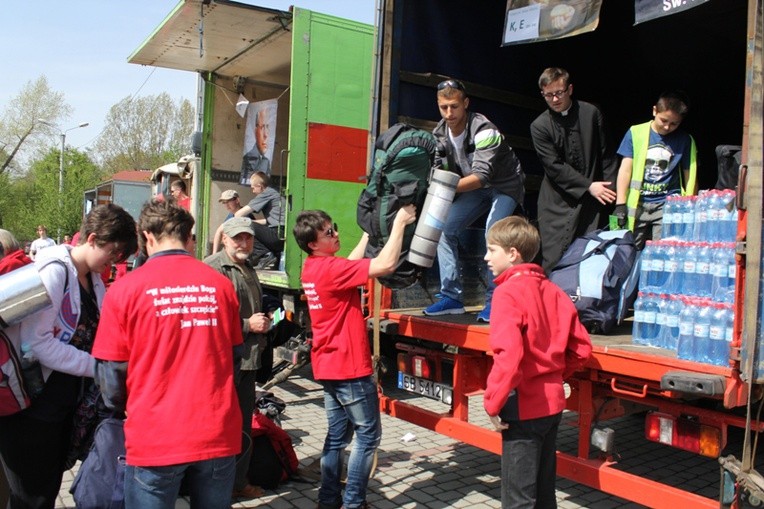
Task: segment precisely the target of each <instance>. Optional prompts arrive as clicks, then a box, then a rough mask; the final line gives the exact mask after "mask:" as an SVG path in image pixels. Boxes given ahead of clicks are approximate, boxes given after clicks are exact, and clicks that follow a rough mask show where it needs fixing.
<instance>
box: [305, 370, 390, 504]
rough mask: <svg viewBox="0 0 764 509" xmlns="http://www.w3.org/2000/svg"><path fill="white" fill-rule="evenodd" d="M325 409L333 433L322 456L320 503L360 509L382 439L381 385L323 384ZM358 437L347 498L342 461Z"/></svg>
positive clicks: (364, 381) (367, 381)
mask: <svg viewBox="0 0 764 509" xmlns="http://www.w3.org/2000/svg"><path fill="white" fill-rule="evenodd" d="M322 384H323V386H324V408H325V409H326V418H327V421H328V425H329V429H328V432H327V434H326V440H325V441H324V450H323V451H322V453H321V487H320V488H319V490H318V501H319V503H320V504H321V505H323V506H327V507H339V506H340V504H342V503H344V507H345V508H347V509H354V508H357V507H360V506H361V504H363V503H364V501H365V500H366V486H367V484H368V483H369V476H370V475H371V468H372V464H373V461H374V452H375V451H376V449H377V447H378V446H379V442H380V440H381V439H382V422H381V420H380V416H379V396H378V395H377V385H376V384H375V383H374V380H373V379H372V377H371V376H365V377H361V378H354V379H352V380H323V381H322ZM354 433H355V444H353V450H352V451H351V453H350V459H349V460H348V469H347V470H348V475H347V482H346V484H345V496H344V497H342V493H341V486H340V477H341V474H342V457H343V455H344V451H345V449H346V448H347V446H348V445H349V444H350V441H351V440H352V438H353V434H354Z"/></svg>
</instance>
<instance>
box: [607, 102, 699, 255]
mask: <svg viewBox="0 0 764 509" xmlns="http://www.w3.org/2000/svg"><path fill="white" fill-rule="evenodd" d="M688 111H689V100H688V98H687V96H686V95H685V94H684V93H683V92H679V91H673V92H663V93H662V94H661V95H660V97H659V98H658V102H656V103H655V106H653V119H652V120H650V121H649V122H645V123H643V124H638V125H633V126H631V127H630V128H629V130H628V131H626V135H625V136H624V137H623V141H621V146H620V147H618V155H619V156H621V157H622V158H623V159H622V160H621V166H620V167H619V168H618V180H617V182H616V191H617V197H616V206H615V212H614V215H615V216H616V218H617V220H618V225H619V226H620V227H621V228H626V227H628V228H629V229H630V230H631V231H633V232H634V243H635V244H636V246H637V249H642V248H643V247H644V246H645V242H646V241H648V240H658V239H660V238H661V233H662V231H661V222H662V220H663V206H664V204H665V203H666V197H668V196H669V195H672V194H680V193H681V194H682V195H683V196H686V195H693V194H695V193H697V192H698V186H697V162H696V159H697V149H696V148H695V140H694V139H693V138H692V136H690V135H689V134H687V133H686V132H684V131H682V130H681V129H679V125H680V124H681V123H682V120H684V117H685V116H686V115H687V112H688Z"/></svg>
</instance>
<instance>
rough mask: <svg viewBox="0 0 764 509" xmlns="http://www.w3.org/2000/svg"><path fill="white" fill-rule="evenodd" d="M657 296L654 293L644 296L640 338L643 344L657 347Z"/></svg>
mask: <svg viewBox="0 0 764 509" xmlns="http://www.w3.org/2000/svg"><path fill="white" fill-rule="evenodd" d="M657 319H658V296H657V295H655V294H654V293H647V294H645V298H644V304H643V307H642V330H641V332H640V337H641V338H642V341H643V342H644V344H646V345H649V346H657V343H658V322H657Z"/></svg>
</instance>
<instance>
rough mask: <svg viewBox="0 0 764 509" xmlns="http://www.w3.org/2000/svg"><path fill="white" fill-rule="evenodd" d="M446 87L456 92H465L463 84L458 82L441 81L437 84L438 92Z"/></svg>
mask: <svg viewBox="0 0 764 509" xmlns="http://www.w3.org/2000/svg"><path fill="white" fill-rule="evenodd" d="M446 87H451V88H455V89H456V90H461V91H462V92H466V90H465V89H464V84H463V83H462V82H461V81H459V80H446V81H441V82H440V83H438V90H443V89H444V88H446Z"/></svg>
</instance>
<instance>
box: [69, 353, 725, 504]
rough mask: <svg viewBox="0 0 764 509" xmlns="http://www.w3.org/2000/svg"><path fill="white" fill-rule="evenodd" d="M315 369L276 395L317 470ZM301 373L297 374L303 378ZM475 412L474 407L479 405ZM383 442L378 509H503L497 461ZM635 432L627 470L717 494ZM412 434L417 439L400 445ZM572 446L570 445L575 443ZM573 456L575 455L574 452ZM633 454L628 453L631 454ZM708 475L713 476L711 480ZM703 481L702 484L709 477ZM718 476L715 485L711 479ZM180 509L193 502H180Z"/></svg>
mask: <svg viewBox="0 0 764 509" xmlns="http://www.w3.org/2000/svg"><path fill="white" fill-rule="evenodd" d="M309 370H310V368H309V367H308V368H306V369H303V371H301V372H300V373H301V374H302V375H304V376H293V377H292V378H291V379H290V380H289V381H287V382H285V383H283V384H281V385H280V386H278V387H276V388H275V389H274V392H275V393H276V395H278V396H279V397H281V398H282V399H284V400H285V401H286V402H287V404H288V406H287V409H286V411H285V414H284V416H283V422H282V424H283V427H284V429H286V430H287V431H288V432H289V434H290V436H291V437H292V439H293V442H294V445H295V451H296V452H297V456H298V458H299V459H300V465H301V468H303V469H304V470H305V471H306V473H308V474H309V473H310V472H311V471H312V470H314V469H313V468H311V467H313V466H314V463H315V462H316V461H317V459H318V457H319V454H320V451H321V446H322V442H323V438H324V434H325V430H326V423H325V416H324V412H323V404H322V403H323V397H322V391H321V387H320V386H319V385H318V384H316V383H315V382H313V381H312V380H310V378H309V373H310V371H309ZM298 375H299V374H298ZM475 406H477V405H475ZM382 419H383V420H382V425H383V439H382V444H381V446H380V449H379V465H378V469H377V471H376V474H375V476H374V479H372V481H371V482H370V485H369V494H368V500H369V502H370V504H371V506H372V507H374V508H375V509H397V508H406V509H414V508H428V509H446V508H467V507H469V508H470V509H492V508H499V507H501V502H500V500H501V495H500V484H501V481H500V477H499V457H498V456H496V455H493V454H491V453H488V452H485V451H483V450H480V449H476V448H474V447H471V446H468V445H464V444H461V443H458V442H456V441H454V440H452V439H450V438H447V437H445V436H442V435H438V434H436V433H434V432H432V431H429V430H426V429H424V428H420V427H418V426H415V425H413V424H410V423H407V422H404V421H401V420H397V419H393V418H390V417H388V416H385V415H383V416H382ZM625 423H626V424H625V426H624V427H626V428H628V427H629V426H630V427H631V428H634V429H633V430H632V431H634V432H635V433H636V435H635V436H636V437H637V438H635V439H625V438H624V439H622V442H623V444H624V447H623V453H622V454H623V456H624V461H623V463H624V465H625V467H628V468H633V469H637V470H639V469H641V470H642V471H644V472H645V473H646V474H647V475H650V473H652V475H654V476H655V477H656V478H659V479H660V478H664V479H665V478H666V477H667V476H669V475H670V476H672V477H681V478H683V479H685V480H688V481H692V482H695V484H696V485H697V491H699V492H702V493H704V494H705V495H706V496H714V495H713V494H714V492H715V490H716V489H717V488H716V487H715V486H714V482H715V481H716V482H718V470H716V471H715V474H714V469H713V468H710V469H709V468H708V466H709V463H708V462H709V461H713V460H704V459H699V458H698V457H697V456H694V455H688V454H685V453H682V452H681V451H676V450H674V449H670V448H666V447H662V446H657V445H655V444H651V443H649V442H645V441H644V440H643V439H642V440H638V439H639V435H640V433H639V428H640V427H641V426H642V424H641V421H640V419H638V418H632V420H631V421H625ZM408 433H411V434H413V435H415V437H416V438H415V439H414V440H412V441H409V442H403V441H402V437H403V436H404V435H406V434H408ZM559 442H560V448H561V449H566V448H570V447H575V430H574V429H572V428H569V429H567V430H564V429H563V428H561V433H560V440H559ZM571 444H572V445H571ZM573 450H575V449H573ZM627 450H628V451H629V452H628V453H626V451H627ZM708 472H710V474H708ZM704 475H705V478H704ZM714 477H715V479H714ZM73 478H74V472H68V473H67V474H66V477H65V482H64V486H63V487H62V490H61V496H60V498H59V503H58V504H57V506H56V507H57V508H73V507H74V503H73V501H72V498H71V496H70V495H69V493H68V489H69V485H70V484H71V481H72V479H73ZM557 488H558V489H557V500H558V505H559V507H560V508H561V509H576V508H590V509H610V508H630V509H635V508H639V507H642V506H639V505H637V504H633V503H629V502H626V501H624V500H622V499H619V498H617V497H613V496H610V495H606V494H604V493H602V492H600V491H597V490H594V489H591V488H588V487H586V486H582V485H579V484H576V483H573V482H571V481H568V480H565V479H558V481H557ZM316 497H317V483H316V482H315V481H309V482H302V483H297V482H290V483H287V484H285V485H283V486H280V487H279V488H278V489H277V490H275V491H271V490H269V491H267V492H266V495H265V496H263V497H261V498H260V499H257V500H252V501H246V502H244V501H241V502H236V503H234V504H233V505H232V506H233V507H235V508H251V507H269V508H274V509H312V508H314V507H315V505H316ZM176 507H177V508H186V507H188V504H187V503H186V502H185V501H183V500H181V501H179V502H178V504H177V506H176Z"/></svg>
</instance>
